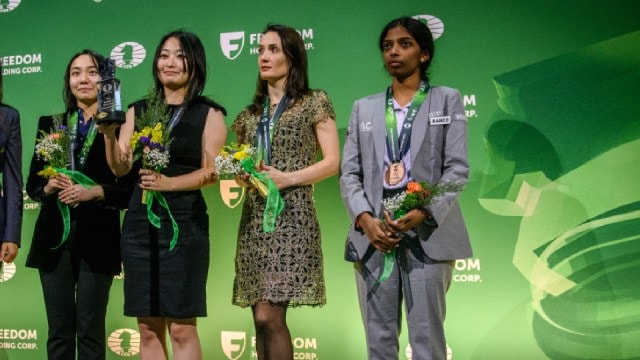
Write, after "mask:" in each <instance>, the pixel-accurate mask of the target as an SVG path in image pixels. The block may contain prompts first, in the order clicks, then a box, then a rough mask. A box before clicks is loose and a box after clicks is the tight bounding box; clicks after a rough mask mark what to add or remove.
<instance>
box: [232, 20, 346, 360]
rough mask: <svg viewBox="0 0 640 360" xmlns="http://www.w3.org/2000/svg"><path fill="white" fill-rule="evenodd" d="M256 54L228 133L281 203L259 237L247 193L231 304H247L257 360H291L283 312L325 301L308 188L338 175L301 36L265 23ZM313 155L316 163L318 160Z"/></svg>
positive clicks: (259, 206)
mask: <svg viewBox="0 0 640 360" xmlns="http://www.w3.org/2000/svg"><path fill="white" fill-rule="evenodd" d="M258 53H259V56H258V67H259V77H258V84H257V89H256V93H255V95H254V98H253V103H252V104H251V105H249V106H248V107H247V108H246V109H244V110H243V111H242V112H241V113H240V114H239V115H238V117H237V118H236V120H235V122H234V123H233V125H232V130H233V131H234V132H235V133H236V134H237V140H238V143H248V144H252V145H256V146H257V148H258V153H259V154H262V155H259V156H258V159H259V160H260V159H262V161H259V163H258V165H256V166H257V167H258V170H260V171H264V172H266V173H267V174H268V175H269V177H270V178H271V179H272V180H273V182H274V183H275V185H276V186H277V187H278V189H279V190H280V194H281V196H282V198H283V199H284V203H285V205H284V209H283V211H282V213H281V214H280V215H279V216H278V217H277V218H276V223H275V230H274V231H272V232H265V231H264V230H263V226H262V225H263V224H262V222H263V214H264V209H265V199H264V198H263V197H262V196H261V195H260V194H259V193H258V192H257V191H256V190H255V189H254V188H249V189H250V190H249V191H248V195H247V199H246V201H245V203H244V208H243V211H242V219H241V221H240V226H239V231H238V245H237V252H236V278H235V282H234V287H233V303H234V304H235V305H238V306H241V307H247V306H251V309H252V312H253V318H254V325H255V329H256V349H257V353H258V359H271V360H275V359H287V360H290V359H292V358H293V349H292V345H291V336H290V334H289V329H288V327H287V323H286V313H287V308H288V307H290V306H291V307H295V306H301V305H309V306H318V305H323V304H325V303H326V297H325V285H324V276H323V265H322V249H321V246H320V245H321V243H320V227H319V225H318V220H317V217H316V210H315V207H314V201H313V186H312V185H313V184H314V183H315V182H318V181H320V180H322V179H324V178H327V177H329V176H332V175H335V174H336V173H337V171H338V167H339V162H340V159H339V158H340V150H339V141H338V132H337V128H336V122H335V112H334V110H333V106H332V105H331V102H330V100H329V98H328V97H327V94H326V93H325V92H323V91H321V90H311V89H309V85H308V76H307V54H306V51H305V47H304V43H303V41H302V38H301V37H300V35H299V34H298V33H297V32H296V31H295V30H294V29H292V28H290V27H287V26H282V25H269V26H267V28H266V29H265V31H264V32H263V35H262V38H261V40H260V46H259V47H258ZM260 124H263V125H262V126H260ZM318 150H320V153H321V154H322V158H321V160H316V159H317V158H316V155H317V152H318ZM243 185H244V184H243Z"/></svg>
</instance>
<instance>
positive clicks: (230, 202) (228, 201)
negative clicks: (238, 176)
mask: <svg viewBox="0 0 640 360" xmlns="http://www.w3.org/2000/svg"><path fill="white" fill-rule="evenodd" d="M220 196H221V197H222V201H224V203H225V205H227V206H228V207H230V208H232V209H233V208H234V207H236V206H238V205H239V204H240V203H241V202H242V199H243V198H244V187H242V186H239V185H238V184H237V183H236V181H235V180H220Z"/></svg>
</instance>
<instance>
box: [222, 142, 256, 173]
mask: <svg viewBox="0 0 640 360" xmlns="http://www.w3.org/2000/svg"><path fill="white" fill-rule="evenodd" d="M255 153H256V149H255V148H254V147H252V146H251V145H249V144H237V143H232V144H231V145H225V146H223V147H222V149H220V154H219V155H218V156H216V159H215V165H216V173H217V174H218V176H228V177H234V176H242V175H244V174H246V172H245V171H244V169H242V160H244V159H246V158H248V157H252V156H253V155H255Z"/></svg>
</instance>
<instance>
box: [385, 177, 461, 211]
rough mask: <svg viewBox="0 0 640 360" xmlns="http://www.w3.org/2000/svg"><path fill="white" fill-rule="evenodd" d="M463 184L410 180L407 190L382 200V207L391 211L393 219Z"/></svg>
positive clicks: (433, 201)
mask: <svg viewBox="0 0 640 360" xmlns="http://www.w3.org/2000/svg"><path fill="white" fill-rule="evenodd" d="M463 189H464V186H463V185H461V184H458V183H455V182H452V183H437V184H435V185H433V186H429V185H427V183H426V182H417V181H411V182H409V183H408V184H407V190H405V191H403V192H402V193H400V194H397V195H395V196H393V197H390V198H387V199H384V200H382V204H383V205H384V208H385V209H386V210H387V211H389V212H392V213H393V217H394V218H395V219H398V218H401V217H402V216H404V215H406V214H407V213H408V212H409V211H411V210H413V209H424V208H425V207H427V206H429V205H431V204H433V203H435V202H436V200H437V199H438V198H439V197H440V196H442V195H443V194H445V193H448V192H460V191H462V190H463Z"/></svg>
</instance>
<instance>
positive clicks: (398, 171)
mask: <svg viewBox="0 0 640 360" xmlns="http://www.w3.org/2000/svg"><path fill="white" fill-rule="evenodd" d="M406 172H407V171H406V170H405V168H404V163H403V162H402V161H396V162H394V163H392V164H391V165H389V169H387V173H386V174H384V181H385V182H386V183H387V184H389V185H390V186H395V185H398V184H400V182H402V179H404V175H405V174H406Z"/></svg>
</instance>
